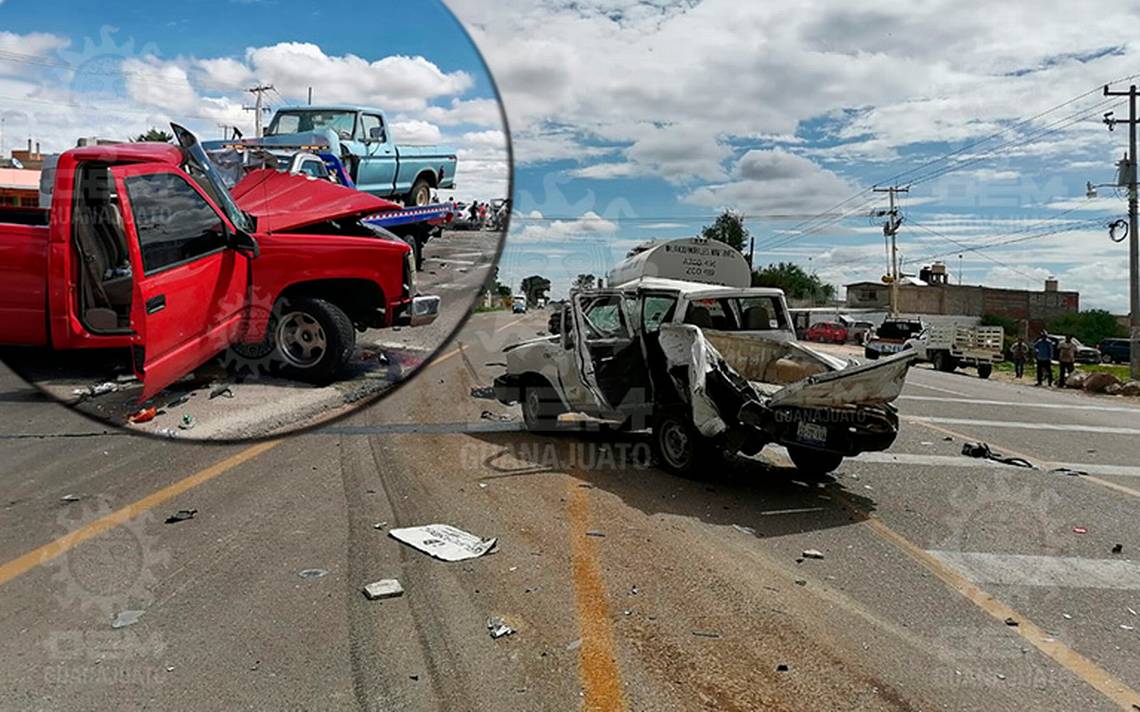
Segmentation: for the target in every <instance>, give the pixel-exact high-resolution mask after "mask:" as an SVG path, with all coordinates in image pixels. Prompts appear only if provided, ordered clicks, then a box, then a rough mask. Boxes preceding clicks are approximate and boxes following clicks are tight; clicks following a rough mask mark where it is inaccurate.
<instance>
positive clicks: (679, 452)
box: [652, 408, 711, 477]
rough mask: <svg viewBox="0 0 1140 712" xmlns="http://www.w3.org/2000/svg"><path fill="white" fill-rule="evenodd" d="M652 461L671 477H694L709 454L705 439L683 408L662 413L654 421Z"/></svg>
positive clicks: (705, 463) (666, 410) (707, 461)
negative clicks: (672, 475)
mask: <svg viewBox="0 0 1140 712" xmlns="http://www.w3.org/2000/svg"><path fill="white" fill-rule="evenodd" d="M652 449H653V461H654V462H655V463H657V466H658V467H660V468H661V469H663V470H665V471H666V472H669V473H671V474H674V475H679V476H681V477H693V476H694V475H695V474H696V472H697V470H698V469H699V468H700V466H701V465H702V464H704V465H706V466H707V465H709V464H711V463H710V462H709V460H708V459H707V458H706V457H705V455H706V454H708V453H709V452H710V451H711V448H710V446H709V442H708V440H707V439H706V438H705V437H704V436H703V435H701V434H700V432H699V431H698V430H697V428H696V426H694V425H693V420H692V418H691V417H690V416H689V413H688V412H687V409H686V408H669V409H665V410H662V411H661V412H660V413H658V414H657V415H656V416H655V417H654V419H653V442H652Z"/></svg>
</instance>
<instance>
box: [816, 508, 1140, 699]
mask: <svg viewBox="0 0 1140 712" xmlns="http://www.w3.org/2000/svg"><path fill="white" fill-rule="evenodd" d="M836 496H837V499H839V500H840V501H841V502H843V504H844V506H845V507H846V508H847V509H848V511H850V512H851V513H852V514H853V515H854V516H856V517H858V518H859V519H861V520H862V522H863V523H864V524H865V525H866V526H868V527H870V529H871V531H872V532H874V533H875V534H876V535H877V536H879V538H881V539H883V540H885V541H886V542H888V543H890V544H892V545H894V546H895V547H896V548H898V549H899V550H901V551H902V552H903V553H905V554H907V555H909V556H910V557H911V558H912V559H914V560H915V561H917V562H918V563H919V564H920V565H921V566H923V567H924V568H926V569H927V570H928V571H930V572H931V573H932V574H934V575H935V576H936V577H937V578H938V579H939V580H941V581H942V582H943V583H944V584H946V586H947V587H949V588H950V589H952V590H954V591H956V592H958V593H959V594H961V595H962V596H963V597H965V598H966V600H968V601H970V602H971V603H973V604H974V605H975V606H977V607H978V608H980V609H982V611H984V612H985V613H987V614H989V615H990V616H991V617H992V618H994V619H996V620H998V621H1002V622H1003V623H1004V622H1005V621H1006V620H1007V619H1009V618H1012V619H1014V620H1015V621H1017V626H1016V627H1014V626H1007V629H1010V630H1012V631H1013V632H1015V633H1017V634H1018V635H1020V636H1021V637H1022V638H1025V639H1026V640H1027V641H1029V642H1030V643H1031V644H1032V645H1033V647H1035V648H1037V649H1038V650H1040V651H1041V652H1042V653H1044V654H1045V655H1048V656H1049V657H1050V658H1052V659H1053V660H1054V661H1055V662H1056V663H1057V664H1059V665H1061V667H1063V668H1065V669H1066V670H1068V671H1069V672H1071V673H1073V674H1074V675H1076V676H1077V677H1079V678H1080V679H1082V680H1084V681H1085V682H1086V683H1088V684H1089V685H1090V686H1092V687H1093V688H1094V689H1096V690H1097V691H1098V692H1100V693H1101V694H1102V695H1104V696H1105V697H1107V698H1108V699H1109V700H1111V701H1112V702H1113V703H1115V704H1117V705H1119V706H1120V707H1121V709H1125V710H1136V709H1140V692H1137V691H1136V690H1133V689H1132V688H1130V687H1129V686H1128V685H1126V684H1125V683H1124V682H1122V681H1121V680H1119V679H1118V678H1116V677H1114V676H1113V675H1112V674H1111V673H1109V672H1108V671H1107V670H1105V669H1104V668H1102V667H1100V666H1099V665H1097V664H1096V663H1094V662H1093V661H1092V660H1089V659H1088V658H1086V657H1085V656H1083V655H1081V654H1080V653H1078V652H1077V651H1075V650H1073V649H1072V648H1070V647H1068V646H1067V645H1065V644H1064V643H1062V642H1060V641H1058V640H1057V639H1055V638H1053V637H1052V636H1051V635H1049V633H1048V632H1046V631H1045V630H1044V629H1042V628H1041V627H1040V626H1038V625H1037V624H1035V623H1033V621H1030V620H1029V619H1027V618H1026V617H1025V616H1024V615H1023V614H1021V613H1019V612H1018V611H1017V610H1015V609H1013V608H1011V607H1010V606H1008V605H1006V604H1005V603H1003V602H1001V601H999V600H998V599H996V598H994V597H993V596H992V595H990V594H989V593H987V592H985V591H984V590H982V589H981V588H979V587H977V586H975V585H974V584H973V583H972V582H971V581H970V580H969V579H967V578H966V577H965V576H963V575H962V574H960V573H958V571H957V570H955V569H954V568H952V567H950V566H948V565H946V564H944V563H942V562H941V561H939V560H938V559H937V558H936V557H934V556H933V555H931V554H929V553H927V552H926V551H925V550H923V549H922V548H921V547H919V546H917V545H915V544H914V543H912V542H911V541H910V540H909V539H907V538H906V537H904V536H903V535H902V534H899V533H898V532H896V531H895V530H893V529H891V528H890V527H889V526H887V525H886V524H885V523H884V522H883V520H882V519H880V518H879V517H877V516H875V515H873V514H870V513H868V512H865V511H863V510H861V509H859V508H858V507H857V506H856V505H855V504H854V503H853V502H852V501H851V500H850V499H849V498H848V497H847V495H846V494H844V493H842V492H836Z"/></svg>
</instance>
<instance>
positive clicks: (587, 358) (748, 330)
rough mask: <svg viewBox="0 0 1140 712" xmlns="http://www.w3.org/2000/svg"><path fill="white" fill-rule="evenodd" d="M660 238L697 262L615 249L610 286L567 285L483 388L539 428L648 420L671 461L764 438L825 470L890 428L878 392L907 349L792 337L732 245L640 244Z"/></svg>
mask: <svg viewBox="0 0 1140 712" xmlns="http://www.w3.org/2000/svg"><path fill="white" fill-rule="evenodd" d="M664 246H672V249H673V251H674V252H675V253H681V254H686V255H687V256H686V257H684V258H683V259H681V260H680V262H684V263H686V264H685V265H683V268H684V269H685V270H689V269H690V268H693V267H694V266H695V265H694V264H692V263H693V262H694V260H695V261H703V262H704V266H703V267H701V268H700V269H694V270H693V271H687V272H686V273H685V275H684V276H686V277H687V278H688V279H685V280H678V279H671V278H668V277H664V278H663V277H660V276H655V275H657V274H661V273H669V272H671V271H672V269H671V268H666V267H663V265H662V264H658V265H656V267H655V268H651V267H653V265H651V264H646V263H651V262H652V256H650V257H649V258H645V257H644V256H643V255H640V254H631V256H630V259H628V260H627V261H626V263H629V262H631V261H635V262H636V261H640V262H641V263H643V264H641V266H640V268H637V269H633V270H632V272H631V269H630V265H629V264H626V263H623V265H622V266H619V268H617V269H615V270H614V271H613V272H611V274H610V280H609V281H610V284H614V285H616V286H614V287H613V288H610V289H592V290H584V291H573V292H571V294H570V299H569V300H568V302H567V303H566V305H565V306H564V312H563V316H562V328H561V332H562V333H560V334H555V335H552V336H549V337H544V338H540V339H535V340H530V341H526V342H523V343H520V344H515V345H513V346H510V347H507V349H505V354H506V364H507V370H506V373H505V374H503V375H502V376H500V377H498V378H497V379H495V396H496V398H497V399H498V400H500V401H501V402H503V403H514V402H521V403H522V411H523V418H524V420H525V422H526V425H527V428H528V429H530V430H534V431H544V430H549V429H552V428H553V427H554V426H555V424H556V422H557V419H558V416H559V415H560V414H562V413H565V412H579V413H583V414H585V415H588V416H591V417H594V418H598V419H603V420H608V421H613V422H617V423H619V424H620V425H621V426H622V427H625V428H629V429H641V428H645V427H649V428H650V429H651V430H652V442H653V450H654V454H655V457H656V459H657V461H658V464H659V465H661V466H662V467H664V468H665V469H667V470H669V471H672V472H675V473H680V474H688V473H690V472H693V471H695V470H697V469H699V468H700V467H701V466H702V465H704V466H708V465H709V464H710V463H711V462H712V460H710V459H709V458H708V457H706V455H707V454H710V453H719V452H725V453H742V454H745V455H754V454H756V453H758V452H759V451H760V449H761V448H763V447H764V446H765V445H767V444H769V443H778V444H780V445H784V446H786V447H787V449H788V453H789V455H790V456H791V458H792V461H793V462H794V463H795V465H796V466H797V467H798V468H799V469H801V470H803V471H808V472H813V473H826V472H830V471H832V470H834V469H835V468H836V467H838V466H839V463H840V462H841V461H842V459H843V458H844V457H847V456H852V455H856V454H858V453H860V452H865V451H870V450H884V449H886V448H887V447H889V446H890V445H891V443H892V442H894V439H895V437H896V436H897V434H898V416H897V414H896V411H895V409H894V408H893V407H892V406H891V405H889V404H890V402H891V401H893V400H894V399H895V398H897V397H898V395H899V392H900V391H901V390H902V386H903V382H904V379H905V377H906V371H907V368H908V367H909V365H910V363H911V361H912V359H913V354H910V353H902V354H898V355H896V356H891V357H889V358H885V359H882V360H879V361H876V362H875V363H873V364H865V365H862V366H853V365H852V364H850V363H849V362H846V361H843V360H841V359H837V358H835V357H833V356H829V355H827V354H823V353H819V352H817V351H813V350H811V349H809V348H807V347H805V346H802V345H800V344H799V343H797V342H796V340H795V334H794V332H793V331H792V328H791V321H790V319H789V316H788V310H787V305H786V304H785V302H784V295H783V293H782V292H781V291H780V290H778V289H762V288H753V287H749V286H747V285H748V284H749V282H750V270H749V269H748V266H747V263H746V262H745V261H744V258H743V257H742V256H741V255H740V254H739V253H738V252H735V251H734V250H731V249H727V248H725V247H724V246H722V245H720V244H719V243H709V242H707V241H704V240H700V239H690V240H678V241H673V242H670V243H664V245H659V246H657V247H656V248H654V249H660V248H661V247H664ZM665 261H666V262H668V260H665ZM735 261H739V264H733V263H734V262H735ZM634 267H637V265H634ZM638 273H640V274H641V275H642V276H636V274H638ZM647 275H648V276H647ZM623 276H626V277H630V278H629V280H628V281H624V283H623V281H622V277H623ZM697 279H699V280H705V281H704V282H700V281H690V280H697ZM709 282H716V284H710V283H709ZM724 282H735V285H731V284H730V285H729V286H725V285H724Z"/></svg>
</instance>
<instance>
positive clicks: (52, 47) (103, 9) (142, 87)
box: [0, 0, 509, 200]
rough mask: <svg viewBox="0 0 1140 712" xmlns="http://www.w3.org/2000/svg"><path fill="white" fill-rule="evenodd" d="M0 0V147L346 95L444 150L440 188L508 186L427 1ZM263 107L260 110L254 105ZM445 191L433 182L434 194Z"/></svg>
mask: <svg viewBox="0 0 1140 712" xmlns="http://www.w3.org/2000/svg"><path fill="white" fill-rule="evenodd" d="M141 7H142V6H140V5H139V3H137V2H130V1H127V0H107V1H105V2H101V3H98V4H96V3H89V2H57V1H52V2H43V1H42V0H0V117H3V119H4V132H3V149H4V155H7V154H8V151H10V150H11V149H12V148H13V147H16V148H19V147H23V145H24V144H25V143H26V141H27V139H28V138H29V137H30V138H32V139H33V140H36V141H40V142H41V143H42V145H43V150H44V151H46V152H56V151H61V150H64V149H66V148H70V147H72V146H74V145H75V141H76V139H77V138H78V137H80V136H99V137H105V138H126V137H130V136H136V135H138V134H140V133H143V132H145V131H146V130H147V129H148V128H151V127H158V128H167V129H168V124H169V122H170V121H171V120H175V121H178V122H180V123H184V124H185V125H186V126H188V127H189V128H190V129H192V130H194V131H195V132H196V133H198V135H199V136H200V137H205V138H220V137H221V136H222V129H221V128H220V125H228V126H237V127H239V128H240V129H241V130H242V131H243V133H244V134H245V135H247V136H252V135H253V123H254V119H253V112H251V111H245V110H243V109H242V107H243V105H245V106H248V105H250V104H252V100H253V96H252V95H250V94H249V93H247V92H245V91H243V90H244V89H245V88H247V87H250V86H254V85H255V84H257V83H266V84H272V85H273V86H274V87H275V88H276V91H275V92H273V93H269V94H267V95H266V101H267V103H268V105H269V106H270V107H271V108H274V107H278V106H281V105H283V104H298V103H304V102H305V101H306V99H307V93H308V88H309V87H310V86H311V87H313V90H314V103H321V102H329V103H333V102H335V103H348V104H362V105H366V106H376V107H379V108H381V109H383V110H384V111H385V112H386V113H387V115H388V119H389V121H390V122H391V123H392V125H393V134H394V135H395V138H396V140H397V141H398V142H400V143H405V144H446V145H449V146H451V147H453V148H455V149H456V150H457V151H458V154H459V157H460V160H459V174H458V175H457V184H458V186H459V188H458V189H457V190H456V191H455V197H457V198H459V199H473V198H474V199H480V200H488V199H491V198H496V197H505V196H506V194H507V192H508V180H509V161H508V159H507V143H506V134H505V127H504V126H503V123H502V119H501V114H500V111H499V105H498V103H497V101H496V100H495V95H494V89H493V86H492V83H491V80H490V78H489V77H488V75H487V73H486V70H485V68H484V66H483V63H482V61H481V59H480V57H479V54H478V52H477V51H476V50H475V48H474V47H473V45H472V44H471V43H470V41H469V40H468V39H467V37H466V35H465V33H464V32H463V30H462V28H461V26H460V25H459V24H458V22H457V21H456V20H455V18H454V16H453V15H452V14H451V13H449V12H448V11H447V9H446V8H445V7H444V6H443V5H442V4H439V3H438V2H435V1H434V0H417V2H415V3H407V2H389V1H384V2H379V3H375V4H373V6H372V7H371V8H370V9H368V10H365V9H364V8H363V7H362V6H361V5H360V4H359V3H350V2H324V3H312V2H297V1H294V0H218V1H212V2H204V1H199V2H181V3H152V4H147V5H146V6H145V10H142V9H140V8H141ZM267 118H268V117H267ZM444 197H447V196H444Z"/></svg>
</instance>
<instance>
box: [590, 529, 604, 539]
mask: <svg viewBox="0 0 1140 712" xmlns="http://www.w3.org/2000/svg"><path fill="white" fill-rule="evenodd" d="M605 535H606V533H605V532H600V531H598V530H596V529H591V530H590V531H588V532H586V536H596V537H604V536H605Z"/></svg>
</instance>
